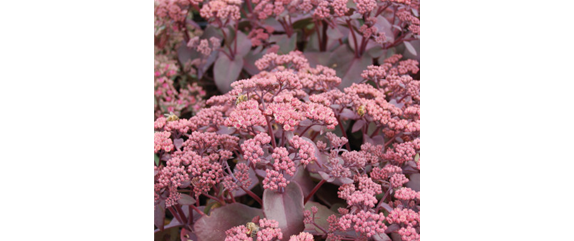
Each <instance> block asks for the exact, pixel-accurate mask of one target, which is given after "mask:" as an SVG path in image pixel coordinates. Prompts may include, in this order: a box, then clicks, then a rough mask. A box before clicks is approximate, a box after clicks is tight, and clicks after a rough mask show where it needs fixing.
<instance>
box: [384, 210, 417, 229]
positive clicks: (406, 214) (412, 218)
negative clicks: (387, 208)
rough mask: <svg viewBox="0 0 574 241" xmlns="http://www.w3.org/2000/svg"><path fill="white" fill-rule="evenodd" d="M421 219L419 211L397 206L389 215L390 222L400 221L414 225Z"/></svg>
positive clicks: (400, 222) (388, 220)
mask: <svg viewBox="0 0 574 241" xmlns="http://www.w3.org/2000/svg"><path fill="white" fill-rule="evenodd" d="M420 221H421V220H420V215H419V214H418V213H417V212H415V211H413V210H411V209H406V208H405V209H401V208H395V209H393V211H391V212H390V213H389V215H388V216H387V222H389V224H393V223H398V224H405V225H411V226H414V225H416V224H417V223H419V222H420Z"/></svg>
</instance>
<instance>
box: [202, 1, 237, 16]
mask: <svg viewBox="0 0 574 241" xmlns="http://www.w3.org/2000/svg"><path fill="white" fill-rule="evenodd" d="M241 3H242V1H241V0H210V1H209V2H207V3H204V4H203V7H202V8H201V10H200V11H199V14H200V15H201V17H203V18H205V19H212V18H219V19H227V18H229V19H233V20H237V19H239V18H240V17H241V13H240V9H239V8H240V5H241Z"/></svg>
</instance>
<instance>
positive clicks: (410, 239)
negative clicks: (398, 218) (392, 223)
mask: <svg viewBox="0 0 574 241" xmlns="http://www.w3.org/2000/svg"><path fill="white" fill-rule="evenodd" d="M397 233H398V234H399V235H401V239H402V240H404V241H418V240H420V238H421V237H420V234H418V233H417V230H416V229H415V228H413V227H412V226H407V227H402V228H401V229H399V230H398V231H397Z"/></svg>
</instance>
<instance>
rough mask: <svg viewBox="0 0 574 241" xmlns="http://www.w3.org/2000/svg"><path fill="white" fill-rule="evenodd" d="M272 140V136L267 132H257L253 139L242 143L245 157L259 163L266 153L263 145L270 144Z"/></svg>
mask: <svg viewBox="0 0 574 241" xmlns="http://www.w3.org/2000/svg"><path fill="white" fill-rule="evenodd" d="M270 141H271V137H269V135H267V133H265V132H262V133H259V134H257V135H256V136H255V137H253V138H252V139H249V140H246V141H245V142H244V143H243V144H241V150H242V151H243V157H244V158H245V159H246V160H248V161H249V162H251V163H253V164H257V163H259V161H260V158H261V157H263V155H264V154H265V152H264V151H263V146H265V145H267V144H269V142H270Z"/></svg>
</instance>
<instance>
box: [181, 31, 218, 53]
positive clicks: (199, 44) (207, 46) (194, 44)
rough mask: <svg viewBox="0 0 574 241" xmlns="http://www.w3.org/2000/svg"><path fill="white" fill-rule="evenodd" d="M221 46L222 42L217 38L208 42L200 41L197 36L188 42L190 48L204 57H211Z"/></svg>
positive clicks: (212, 38)
mask: <svg viewBox="0 0 574 241" xmlns="http://www.w3.org/2000/svg"><path fill="white" fill-rule="evenodd" d="M220 46H221V40H219V39H218V38H216V37H210V38H209V41H208V40H207V39H201V40H200V39H199V37H198V36H195V37H193V38H192V39H190V40H189V42H187V47H188V48H194V49H195V50H197V52H200V53H201V54H203V55H204V56H208V55H210V54H211V51H212V50H217V49H219V47H220Z"/></svg>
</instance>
